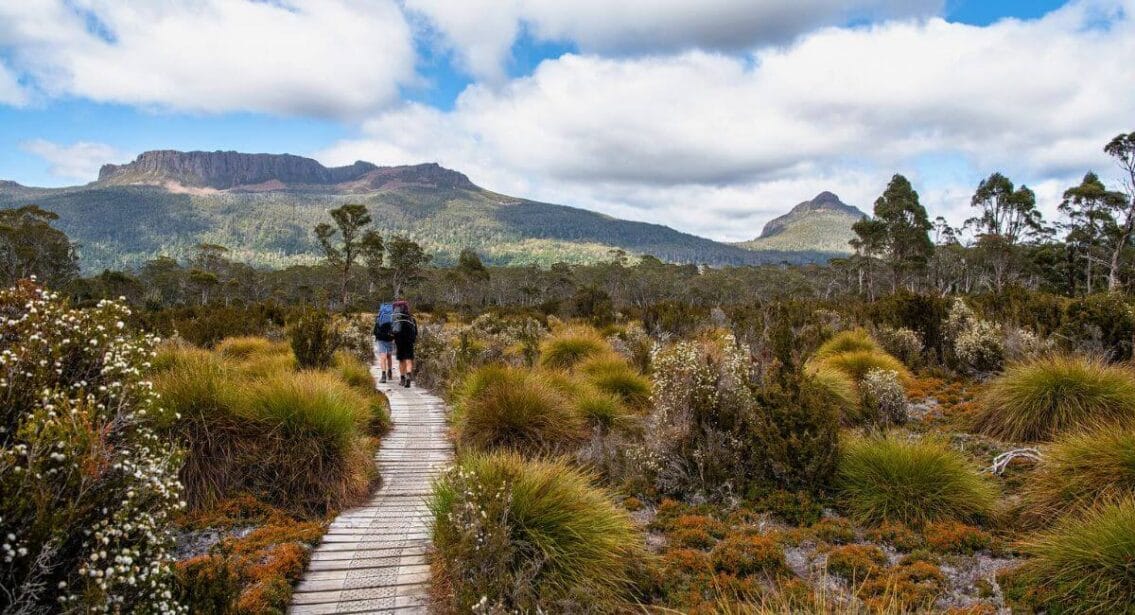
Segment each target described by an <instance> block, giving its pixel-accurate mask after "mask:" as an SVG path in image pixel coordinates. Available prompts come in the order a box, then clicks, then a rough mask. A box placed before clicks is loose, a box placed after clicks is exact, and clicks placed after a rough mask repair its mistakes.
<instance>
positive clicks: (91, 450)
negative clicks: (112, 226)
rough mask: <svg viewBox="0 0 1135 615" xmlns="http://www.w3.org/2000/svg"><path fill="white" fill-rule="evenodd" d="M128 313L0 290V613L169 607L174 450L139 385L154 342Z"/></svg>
mask: <svg viewBox="0 0 1135 615" xmlns="http://www.w3.org/2000/svg"><path fill="white" fill-rule="evenodd" d="M129 319H130V310H129V309H128V308H127V307H126V306H125V305H123V304H121V303H117V302H110V301H103V302H100V303H99V304H98V306H97V307H93V308H91V309H87V310H76V309H71V308H69V307H67V305H66V303H65V302H64V300H63V299H61V298H60V297H59V296H58V295H55V294H52V293H49V292H46V291H44V290H42V289H39V288H37V287H36V286H34V285H33V284H31V283H28V282H21V283H19V284H18V285H17V286H16V287H15V288H12V289H8V290H4V291H0V323H3V325H2V330H3V333H2V335H0V357H3V360H2V361H0V396H2V402H0V494H3V495H2V496H0V537H3V538H0V543H2V546H0V559H2V561H3V563H2V564H0V588H2V591H0V610H2V611H4V612H5V613H53V612H67V613H86V612H119V611H121V612H172V611H174V610H175V609H176V608H177V604H176V603H175V602H174V601H173V600H172V599H171V593H172V591H173V590H174V584H173V578H174V577H173V566H172V564H173V558H172V550H173V537H172V535H171V532H170V528H169V523H170V519H171V517H172V516H173V515H174V514H175V513H176V511H177V510H179V508H180V502H179V500H180V494H181V486H180V485H179V484H178V481H177V476H176V471H177V463H178V454H177V450H176V447H175V445H174V443H173V442H172V441H171V440H170V439H168V438H162V437H160V436H159V435H158V432H157V431H156V426H157V425H158V424H160V423H162V422H165V421H167V420H169V417H167V416H165V414H166V413H165V412H163V411H162V409H161V405H160V400H159V399H158V398H157V396H156V395H155V394H154V392H153V390H152V388H151V387H150V384H149V382H147V381H145V380H144V379H143V374H144V370H146V369H147V368H148V366H149V362H150V360H151V358H152V356H153V352H154V350H155V346H156V343H157V342H156V340H155V339H153V338H150V337H147V336H143V335H140V334H138V333H136V332H134V331H133V330H131V329H129V328H128V327H126V325H125V324H124V323H125V322H126V321H128V320H129ZM112 564H113V566H114V569H113V570H112V574H104V573H102V574H98V575H96V574H95V571H96V570H98V571H100V572H101V571H104V570H106V569H107V568H108V567H110V566H111V565H112Z"/></svg>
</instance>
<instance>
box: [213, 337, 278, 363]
mask: <svg viewBox="0 0 1135 615" xmlns="http://www.w3.org/2000/svg"><path fill="white" fill-rule="evenodd" d="M216 351H217V352H219V353H221V356H223V357H225V358H227V359H233V360H236V361H243V360H245V359H251V358H253V357H255V356H258V355H279V354H288V352H290V351H289V350H288V346H287V345H286V344H283V343H277V342H272V341H270V340H268V339H266V338H263V337H254V336H240V337H226V338H225V339H223V340H221V341H220V342H218V343H217V346H216Z"/></svg>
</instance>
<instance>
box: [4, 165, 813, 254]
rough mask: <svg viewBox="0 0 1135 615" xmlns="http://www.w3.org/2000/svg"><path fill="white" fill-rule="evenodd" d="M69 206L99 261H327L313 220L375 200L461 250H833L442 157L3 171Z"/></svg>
mask: <svg viewBox="0 0 1135 615" xmlns="http://www.w3.org/2000/svg"><path fill="white" fill-rule="evenodd" d="M32 203H34V204H36V205H39V206H40V207H42V208H44V209H47V210H50V211H54V212H55V213H57V214H59V221H58V225H59V227H60V228H62V229H63V230H64V231H65V232H66V233H67V234H68V235H69V236H71V238H72V239H73V240H75V241H76V242H77V243H78V244H79V252H80V256H81V259H82V261H81V262H82V264H83V268H84V270H85V271H87V272H91V271H99V270H101V269H103V268H125V267H135V266H138V265H140V264H142V263H144V262H145V261H147V260H150V259H152V258H155V257H157V256H160V255H167V256H173V257H175V258H184V257H185V256H187V255H188V254H190V253H191V252H192V250H193V248H194V246H196V245H198V244H200V243H212V244H219V245H222V246H226V247H228V248H229V249H230V256H231V257H232V258H234V259H235V260H240V261H244V262H249V263H252V264H256V265H263V266H273V267H283V266H287V265H292V264H305V263H313V262H316V261H317V260H318V259H319V258H320V256H319V248H318V245H317V244H316V242H315V240H314V236H313V233H312V227H314V226H315V225H316V224H317V223H319V222H323V221H329V218H328V216H327V211H328V210H329V209H332V208H335V207H339V206H341V205H344V204H347V203H362V204H364V205H366V206H367V208H368V209H369V211H370V213H371V216H372V217H373V219H374V223H373V225H374V227H375V228H376V230H378V231H379V232H381V233H382V234H384V235H391V234H395V233H398V234H405V235H407V236H409V237H411V238H413V239H414V240H416V241H418V242H420V243H421V244H422V245H423V246H424V247H425V248H426V249H427V250H428V251H430V252H432V253H434V254H435V255H436V257H437V261H438V262H441V263H446V262H452V261H453V260H455V259H456V255H457V254H458V253H459V252H460V251H461V250H462V249H463V248H466V247H470V248H473V249H475V250H477V251H478V252H479V253H480V254H481V255H482V257H483V258H484V259H485V260H486V262H490V263H494V264H502V265H509V264H540V265H549V264H551V263H554V262H559V261H562V262H571V263H587V262H596V261H601V260H607V259H609V258H610V254H609V252H610V250H613V249H621V250H625V251H627V252H629V253H631V254H651V255H654V256H657V257H658V258H660V259H662V260H666V261H670V262H678V263H699V264H701V263H704V264H710V265H741V264H761V263H770V262H771V263H779V262H782V261H788V262H808V261H812V260H819V259H823V258H824V257H825V255H823V254H818V253H808V252H778V251H775V250H758V251H753V250H750V249H745V248H742V247H738V246H734V245H730V244H724V243H719V242H716V241H712V240H709V239H705V238H703V237H697V236H695V235H690V234H687V233H682V232H679V231H676V230H674V229H672V228H669V227H666V226H661V225H657V224H647V223H643V222H631V221H627V220H619V219H616V218H612V217H610V216H606V215H603V214H599V213H596V212H592V211H587V210H584V209H578V208H574V207H569V206H565V205H555V204H551V203H540V202H537V201H529V200H526V199H521V198H516V197H511V196H505V195H502V194H497V193H494V192H491V191H488V190H485V189H483V188H480V187H478V186H476V185H475V184H473V183H472V182H471V181H469V178H468V177H466V176H465V175H463V174H461V173H459V172H457V171H453V170H450V169H445V168H443V167H441V166H438V165H437V164H418V165H407V166H388V167H383V166H377V165H374V164H371V163H369V162H362V161H359V162H356V163H354V164H352V165H348V166H343V167H325V166H323V165H322V164H320V163H319V162H317V161H315V160H312V159H310V158H303V157H300V156H292V155H275V154H244V153H238V152H179V151H173V150H161V151H151V152H145V153H143V154H141V155H140V156H138V158H137V159H135V160H134V161H133V162H130V163H128V164H123V165H113V164H108V165H104V166H103V167H102V169H101V170H100V172H99V178H98V180H97V181H94V182H92V183H90V184H87V185H84V186H72V187H67V188H31V187H26V186H20V185H19V184H15V183H14V182H0V207H3V208H11V207H20V206H23V205H27V204H32Z"/></svg>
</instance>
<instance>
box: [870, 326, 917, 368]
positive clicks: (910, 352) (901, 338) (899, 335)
mask: <svg viewBox="0 0 1135 615" xmlns="http://www.w3.org/2000/svg"><path fill="white" fill-rule="evenodd" d="M874 337H875V339H876V340H878V341H879V345H881V346H882V347H883V350H886V351H887V352H888V353H890V354H891V355H893V356H894V357H895V358H896V359H898V360H900V361H902V362H903V363H904V364H905V365H906V366H907V367H917V366H918V365H919V364H920V363H921V362H922V351H923V344H922V336H920V335H919V334H918V332H916V331H911V330H910V329H907V328H905V327H899V328H897V329H896V328H892V327H879V328H878V329H877V330H876V331H875V336H874Z"/></svg>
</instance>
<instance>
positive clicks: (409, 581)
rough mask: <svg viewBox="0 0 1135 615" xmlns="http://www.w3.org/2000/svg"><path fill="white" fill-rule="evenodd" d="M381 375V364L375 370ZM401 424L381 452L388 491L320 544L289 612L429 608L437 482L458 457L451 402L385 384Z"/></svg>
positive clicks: (339, 521)
mask: <svg viewBox="0 0 1135 615" xmlns="http://www.w3.org/2000/svg"><path fill="white" fill-rule="evenodd" d="M372 371H373V372H374V375H375V376H376V382H377V376H378V373H379V372H378V370H377V368H374V369H372ZM379 389H380V390H381V391H382V392H383V393H385V394H386V396H387V397H388V398H389V399H390V415H391V419H392V420H393V423H394V429H393V430H392V431H391V432H390V433H389V434H387V436H386V437H385V438H383V440H382V447H381V448H380V449H379V451H378V453H377V454H376V455H375V462H376V463H377V464H378V469H379V472H381V473H382V481H383V482H382V488H381V489H379V490H378V491H377V492H375V494H374V496H373V497H372V498H371V500H370V501H369V502H367V503H366V504H365V505H363V506H360V507H358V508H354V509H351V510H347V511H344V512H343V513H342V514H340V515H339V517H338V518H336V519H335V521H334V522H333V523H332V524H331V528H330V529H329V530H328V531H327V535H325V536H324V537H323V541H322V542H321V543H320V544H319V546H318V547H317V548H316V549H315V552H314V553H313V554H312V557H311V564H309V565H308V568H307V571H306V572H305V573H304V577H303V580H302V581H300V584H299V585H298V586H297V587H296V590H295V593H294V594H293V595H292V605H291V607H290V608H289V609H288V612H289V613H292V614H294V615H314V614H323V613H398V614H405V613H425V612H426V611H427V607H428V597H427V595H428V589H429V580H430V571H429V566H428V565H427V563H426V550H427V548H428V547H429V544H430V526H431V524H432V517H431V515H430V513H429V509H428V508H427V505H426V500H427V498H428V497H429V494H430V488H431V481H432V480H433V479H434V478H435V477H436V476H438V474H440V473H441V472H442V471H444V470H445V468H447V467H448V466H449V464H450V462H451V461H452V457H453V450H452V446H451V445H450V443H449V440H448V439H447V438H446V429H447V426H446V409H445V404H444V403H443V402H442V401H441V400H440V399H438V398H437V397H434V396H433V395H430V394H429V393H428V392H426V391H423V390H422V389H419V388H417V387H416V386H415V387H414V388H410V389H406V388H403V387H401V386H398V385H397V381H395V383H394V384H393V385H391V384H384V385H379Z"/></svg>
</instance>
